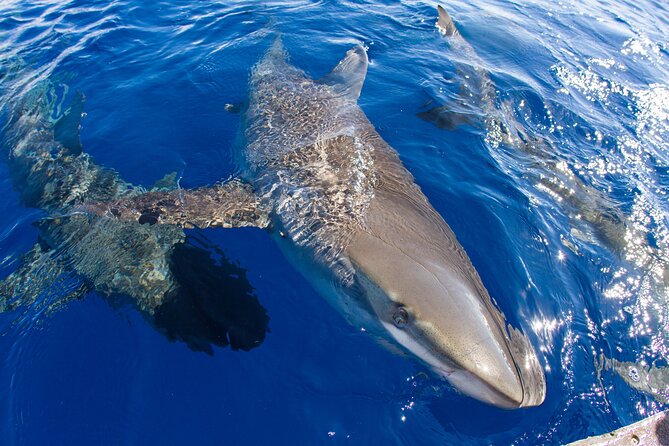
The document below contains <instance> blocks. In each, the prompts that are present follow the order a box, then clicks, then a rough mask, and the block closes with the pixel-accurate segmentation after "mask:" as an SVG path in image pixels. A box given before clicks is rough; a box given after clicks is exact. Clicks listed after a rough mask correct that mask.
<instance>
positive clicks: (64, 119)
mask: <svg viewBox="0 0 669 446" xmlns="http://www.w3.org/2000/svg"><path fill="white" fill-rule="evenodd" d="M85 100H86V98H85V96H84V95H83V93H81V92H77V94H76V95H75V97H74V99H73V100H72V103H71V104H70V106H69V107H68V109H67V110H65V113H63V115H62V116H61V117H60V118H58V120H57V121H56V123H55V124H54V126H53V134H54V139H55V140H56V141H58V142H59V143H60V144H61V145H62V146H63V148H64V149H65V152H66V153H67V154H69V155H72V156H78V155H81V152H82V148H81V141H80V139H79V128H80V122H81V116H82V114H83V112H84V102H85Z"/></svg>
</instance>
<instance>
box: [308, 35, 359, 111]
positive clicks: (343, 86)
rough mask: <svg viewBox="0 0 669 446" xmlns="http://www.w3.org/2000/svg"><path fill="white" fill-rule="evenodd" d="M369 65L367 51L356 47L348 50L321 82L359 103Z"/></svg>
mask: <svg viewBox="0 0 669 446" xmlns="http://www.w3.org/2000/svg"><path fill="white" fill-rule="evenodd" d="M367 65H369V59H368V58H367V51H365V49H364V48H363V47H362V46H360V45H356V46H354V47H353V48H351V49H350V50H348V52H347V53H346V56H345V57H344V58H343V59H342V60H341V61H339V63H338V64H337V66H336V67H334V68H333V69H332V71H330V73H328V74H327V75H325V76H323V77H322V78H321V79H320V80H319V82H320V83H322V84H326V85H330V86H331V87H332V88H333V89H334V90H335V91H336V92H337V93H338V94H340V95H341V96H344V97H347V98H350V99H352V100H354V101H357V100H358V98H359V97H360V91H361V90H362V84H363V83H364V82H365V77H366V76H367Z"/></svg>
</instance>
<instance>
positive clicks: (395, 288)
mask: <svg viewBox="0 0 669 446" xmlns="http://www.w3.org/2000/svg"><path fill="white" fill-rule="evenodd" d="M367 65H368V60H367V54H366V52H365V50H364V49H363V48H361V47H355V48H353V49H351V50H350V51H349V52H348V53H347V55H346V57H345V58H344V59H343V60H342V61H341V62H339V64H338V65H337V66H336V67H335V68H334V69H333V70H332V71H331V72H330V73H329V74H328V75H327V76H325V77H324V78H322V79H320V80H319V81H314V80H312V79H310V78H309V77H307V76H306V75H305V73H304V72H302V71H301V70H299V69H297V68H295V67H294V66H292V65H290V64H289V63H288V62H287V57H286V54H285V53H284V50H283V48H282V46H281V43H280V40H277V41H276V43H275V44H274V46H273V47H272V48H271V49H270V50H269V51H268V53H267V55H266V56H265V57H264V59H263V60H262V61H260V62H259V63H258V64H257V65H256V66H255V68H254V69H253V74H252V77H251V93H250V101H249V105H248V109H247V110H246V113H245V117H244V119H245V124H246V129H245V136H246V140H247V141H246V142H247V145H246V151H245V163H246V166H245V170H246V172H247V175H246V178H247V179H248V180H249V183H250V184H249V186H244V183H243V182H241V181H235V182H232V183H228V184H222V185H217V186H215V187H213V188H201V189H196V190H192V191H166V192H154V193H150V194H146V195H138V196H133V197H127V198H126V197H121V198H120V199H117V200H112V201H111V202H106V203H104V202H96V203H90V204H88V205H87V208H88V209H89V210H93V211H95V212H96V213H98V214H106V215H108V216H109V217H115V218H116V219H117V220H122V221H128V220H131V221H132V220H134V221H137V220H139V219H144V221H147V222H155V223H167V224H177V225H189V224H195V225H197V226H201V227H205V226H235V225H236V223H235V222H236V221H243V222H247V223H248V222H252V221H259V222H261V224H260V226H264V220H263V218H262V216H263V215H265V214H266V213H269V216H270V219H271V221H272V225H273V233H274V234H275V235H277V241H278V242H279V244H280V245H281V247H282V248H283V249H284V252H285V253H286V255H287V256H288V257H289V258H290V259H291V260H292V261H294V262H295V264H296V265H297V266H298V267H299V269H300V270H301V271H302V272H303V273H304V275H305V276H306V277H307V278H308V279H309V280H310V281H311V282H312V284H314V286H315V287H316V288H317V289H318V290H319V291H320V292H321V293H322V294H323V295H325V296H327V297H328V298H330V300H331V301H332V303H333V304H334V305H335V306H336V308H338V309H340V310H341V311H342V312H343V313H344V314H345V316H347V317H348V318H349V319H350V320H351V321H352V322H354V323H358V324H364V326H365V327H366V328H377V329H378V330H379V333H380V334H383V335H384V336H390V337H391V338H393V339H394V340H395V341H397V342H398V343H399V344H400V345H402V346H403V347H404V348H405V349H407V350H408V351H410V352H412V353H413V354H414V355H415V356H417V357H418V358H420V359H422V360H423V361H424V362H425V363H427V364H429V365H430V366H431V367H432V368H433V369H434V370H435V371H436V372H437V373H439V374H440V375H443V376H444V377H445V378H446V379H447V380H449V381H450V382H451V383H452V384H453V385H454V386H455V387H456V388H458V389H460V390H461V391H462V392H463V393H465V394H467V395H470V396H473V397H475V398H478V399H480V400H482V401H485V402H487V403H489V404H493V405H496V406H500V407H505V408H514V407H521V406H535V405H538V404H541V402H542V401H543V400H544V395H545V379H544V374H543V371H542V369H541V366H540V365H539V361H538V359H537V357H536V355H535V353H534V351H533V349H532V347H531V345H530V343H529V340H528V339H527V338H526V337H525V336H524V335H522V334H521V333H520V332H519V331H518V330H516V329H514V328H512V327H510V326H509V327H507V325H506V322H505V320H504V317H503V316H502V314H501V313H500V311H499V310H497V309H496V308H495V306H494V305H493V303H492V301H491V299H490V297H489V295H488V293H487V291H486V290H485V288H484V286H483V284H482V283H481V280H480V278H479V276H478V274H477V273H476V271H475V270H474V268H473V266H472V264H471V262H470V260H469V258H468V257H467V255H466V254H465V252H464V251H463V249H462V247H461V246H460V244H459V243H458V242H457V240H456V238H455V235H454V234H453V232H452V231H451V230H450V228H449V227H448V225H447V224H446V223H445V222H444V220H443V219H442V218H441V216H440V215H439V214H438V213H437V212H436V211H435V210H434V208H433V207H432V206H431V205H430V204H429V203H428V201H427V198H426V197H425V196H424V195H423V194H422V192H421V191H420V189H419V188H418V186H417V185H416V184H415V183H414V181H413V178H412V176H411V174H410V173H409V172H408V171H407V170H406V169H405V168H404V166H403V165H402V163H401V162H400V159H399V157H398V155H397V153H396V152H395V151H394V150H393V149H392V148H391V147H390V146H388V144H386V143H385V142H384V141H383V140H382V139H381V137H380V136H379V134H378V133H377V132H376V131H375V130H374V127H373V126H372V125H371V123H370V122H369V121H368V119H367V117H366V116H365V114H364V113H363V111H362V110H361V109H360V107H359V106H358V105H357V99H358V96H359V95H360V90H361V88H362V85H363V81H364V79H365V76H366V73H367ZM251 188H252V189H253V190H254V191H255V192H256V194H257V196H258V200H257V201H255V200H253V199H252V198H250V197H249V195H248V194H249V193H250V191H251ZM240 198H241V203H242V206H241V207H240V206H237V203H238V202H239V201H240ZM254 206H255V207H254ZM240 208H241V209H240Z"/></svg>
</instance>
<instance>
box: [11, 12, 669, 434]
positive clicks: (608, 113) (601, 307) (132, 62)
mask: <svg viewBox="0 0 669 446" xmlns="http://www.w3.org/2000/svg"><path fill="white" fill-rule="evenodd" d="M446 8H447V10H448V11H449V12H450V13H451V15H452V17H453V18H454V20H455V22H456V25H457V26H458V27H459V29H460V31H461V32H462V35H463V36H464V37H465V39H466V40H467V41H468V42H469V44H470V45H471V46H472V47H473V48H474V50H475V51H476V53H477V55H478V58H477V59H475V60H471V59H469V60H468V59H467V58H466V57H464V56H463V55H462V53H458V52H457V51H455V50H454V49H453V48H451V46H450V45H449V42H448V40H447V39H445V38H444V37H443V36H441V35H440V34H439V32H438V31H437V29H436V28H435V26H434V23H435V21H436V4H433V3H429V2H428V3H425V2H414V1H406V2H401V3H399V2H307V1H298V2H282V1H277V2H271V3H267V4H260V3H255V2H183V1H174V2H168V1H156V2H141V1H137V0H122V1H114V2H96V1H91V2H83V1H79V0H76V1H70V2H56V1H53V2H49V1H23V0H22V1H6V2H3V3H2V5H1V6H0V61H1V63H2V64H3V66H5V67H6V66H9V65H11V66H14V67H18V70H19V72H20V75H19V76H18V78H19V80H20V82H18V83H12V82H9V81H7V80H5V82H4V83H3V84H2V87H1V89H2V91H1V94H2V95H3V101H2V103H3V116H5V115H6V114H7V113H9V112H11V110H9V111H8V108H10V107H11V103H12V100H13V99H14V98H15V97H17V96H20V95H23V94H25V93H26V91H25V89H26V88H28V87H29V86H30V85H37V84H38V82H39V81H42V82H43V81H45V80H49V81H50V82H53V83H54V84H58V85H60V86H61V87H60V88H61V89H62V86H63V85H65V86H67V89H66V90H63V91H64V93H62V95H63V96H64V98H65V99H64V103H67V100H68V99H69V98H70V97H72V95H73V92H75V91H81V92H83V93H84V94H85V95H86V98H87V99H86V103H85V117H84V118H83V120H82V123H81V126H82V127H81V140H82V144H83V147H84V150H85V151H86V152H87V153H90V154H91V155H92V156H93V157H94V158H95V160H96V161H97V162H98V163H99V164H101V165H103V166H107V167H110V168H113V169H116V170H117V171H118V172H119V173H120V175H121V176H122V177H123V178H124V179H125V180H127V181H129V182H132V183H134V184H141V185H144V186H147V187H149V186H151V184H153V183H154V182H155V181H156V180H158V179H159V178H161V177H163V176H164V175H165V174H166V173H169V172H173V171H176V172H178V173H179V175H180V176H181V179H180V185H181V187H184V188H188V187H196V186H202V185H207V184H212V183H214V182H216V181H218V180H221V179H225V178H228V177H230V176H231V175H233V174H234V173H235V172H236V171H237V166H236V164H235V160H236V159H237V157H236V154H235V151H236V150H239V140H238V139H239V137H238V135H239V133H238V129H239V125H240V117H239V115H237V114H234V113H228V112H226V111H225V109H224V104H237V103H243V101H244V100H245V98H246V96H247V93H248V78H249V73H250V70H251V68H252V66H253V65H254V64H255V63H256V62H257V61H258V59H259V58H260V57H261V56H262V54H263V53H264V51H265V50H266V49H267V47H268V46H269V44H270V43H271V42H272V40H273V36H274V35H276V33H277V32H280V33H281V34H282V36H283V41H284V45H285V47H286V49H287V50H288V51H289V52H290V54H291V60H292V61H293V63H294V64H296V65H297V66H299V67H300V68H302V69H304V70H305V71H306V72H307V73H309V74H310V75H312V76H313V77H318V76H321V75H323V74H325V73H327V72H328V71H329V69H330V68H331V67H332V66H334V65H335V64H336V62H337V61H338V60H339V59H340V58H341V57H342V56H343V55H344V53H345V52H346V50H347V49H348V48H350V47H351V46H353V45H354V44H357V43H361V44H363V45H365V46H366V47H368V49H369V50H368V53H369V58H370V62H371V63H370V67H369V72H368V75H367V80H366V83H365V86H364V88H363V91H362V95H361V98H360V105H361V107H362V108H363V110H364V111H365V112H366V113H367V115H368V117H369V119H370V121H371V122H372V123H373V124H374V125H375V126H376V128H377V130H378V132H379V133H380V134H381V136H382V137H383V138H384V139H385V140H386V141H387V142H388V143H390V145H392V146H393V147H394V148H395V149H396V150H397V151H398V152H399V154H400V156H401V158H402V160H403V162H404V163H405V165H406V166H407V167H408V168H409V170H410V171H411V172H412V173H413V174H414V176H415V178H416V182H417V183H418V184H419V185H420V186H421V188H422V189H423V191H424V192H425V194H426V195H427V196H428V198H429V199H430V201H431V203H432V204H433V205H434V207H435V208H436V209H437V210H438V211H439V212H440V213H441V214H442V215H443V216H444V218H445V219H446V221H447V222H448V223H449V225H450V226H451V227H452V229H453V230H454V232H455V233H456V235H457V237H458V239H459V240H460V242H461V244H462V245H463V246H464V247H465V249H466V251H467V253H468V254H469V256H470V258H471V259H472V262H473V263H474V265H475V266H476V268H477V270H478V271H479V274H480V275H481V277H482V279H483V282H484V283H485V285H486V287H487V288H488V290H489V291H490V294H491V295H492V296H494V298H495V299H496V301H497V303H498V305H499V306H500V307H501V309H502V310H503V311H504V313H505V314H506V316H507V318H508V319H509V321H510V322H511V323H513V324H514V325H515V326H518V327H520V328H521V329H522V330H523V331H524V332H526V333H527V334H528V335H529V336H530V338H531V340H532V342H533V345H534V346H535V348H536V349H537V351H538V353H539V357H540V361H541V363H542V364H543V365H544V367H545V370H546V376H547V397H546V401H545V402H544V404H543V405H541V406H540V407H537V408H530V409H521V410H517V411H504V410H500V409H495V408H492V407H488V406H485V405H483V404H481V403H478V402H476V401H473V400H471V399H470V398H467V397H464V396H461V395H459V394H457V393H456V392H455V391H453V390H451V388H450V387H449V386H448V385H447V384H446V383H445V382H443V381H440V380H438V379H437V378H435V377H434V376H432V375H431V374H430V373H429V372H428V371H427V370H426V368H425V367H424V366H422V365H421V364H419V363H417V362H416V361H414V360H412V359H411V358H408V357H405V356H400V355H397V354H395V353H393V352H391V351H389V350H388V349H386V348H384V347H383V346H381V345H379V343H378V342H377V341H376V340H375V339H374V338H372V337H371V336H369V335H368V334H366V333H365V332H361V331H359V330H358V329H356V328H355V327H353V326H351V325H349V324H348V323H347V322H346V321H345V320H344V319H343V318H342V317H341V316H340V314H339V313H338V312H337V311H336V310H335V309H333V308H331V307H330V306H328V304H327V303H326V302H325V301H324V300H323V299H322V298H321V297H320V296H319V295H318V294H317V293H316V292H315V291H314V290H313V289H312V288H311V287H310V286H309V285H308V283H307V282H306V280H305V279H304V278H303V277H301V276H300V275H299V274H298V273H297V272H296V271H295V270H294V269H293V268H292V267H291V266H290V264H288V263H287V261H286V260H285V259H284V257H283V256H282V255H281V253H280V252H279V250H278V249H277V247H276V245H275V244H274V242H273V241H272V239H271V238H270V236H269V235H268V234H266V233H265V232H263V231H260V230H254V229H226V230H223V229H216V230H204V231H199V230H191V231H189V234H191V235H193V236H195V237H198V238H201V239H202V238H204V239H206V243H205V245H206V249H207V250H208V251H209V252H211V253H212V254H214V253H216V250H217V249H222V250H223V252H224V253H225V255H226V256H227V258H228V259H230V260H231V261H232V262H233V263H234V264H237V265H239V266H240V267H241V268H243V269H244V270H246V278H247V279H248V282H249V283H250V284H251V286H252V287H253V288H254V295H255V296H256V297H257V299H258V301H259V302H260V303H261V304H262V306H263V307H264V308H265V309H266V311H267V314H268V315H269V330H270V331H269V332H268V333H267V335H266V338H265V340H264V342H262V344H261V345H259V346H258V347H256V348H254V349H252V350H250V351H248V352H247V351H234V350H233V349H231V348H229V347H227V348H226V347H214V349H213V354H211V355H210V354H207V353H203V352H198V351H194V350H193V349H191V348H189V346H188V345H187V344H186V343H185V342H182V341H179V340H177V341H171V340H170V339H169V338H168V337H167V336H165V334H164V333H165V332H164V331H161V330H158V329H157V328H156V326H155V324H153V323H152V322H151V319H150V318H148V317H146V315H143V314H142V313H141V312H140V311H138V310H137V309H136V308H135V307H134V306H133V305H132V304H131V303H129V302H128V300H124V299H109V298H107V297H105V296H102V295H98V294H96V293H95V292H90V293H88V294H87V295H86V296H85V297H84V298H81V299H77V300H71V301H67V302H65V303H64V304H63V305H62V306H60V307H59V308H58V309H57V310H55V311H43V309H42V307H41V306H40V305H39V302H38V303H37V304H35V303H33V304H31V305H28V306H26V307H23V308H19V309H16V310H13V311H9V312H6V313H2V314H0V351H2V352H3V353H4V354H3V358H4V360H3V362H2V367H1V369H0V384H1V385H0V420H1V421H0V443H1V444H7V445H37V444H110V445H118V444H175V445H177V444H191V443H194V444H330V443H332V444H339V443H343V444H416V445H423V444H475V445H478V444H502V445H507V444H528V445H533V444H561V443H566V442H569V441H573V440H576V439H579V438H582V437H584V436H587V435H592V434H598V433H603V432H605V431H609V430H612V429H615V428H617V427H619V426H621V425H624V424H628V423H630V422H633V421H636V420H638V419H641V418H643V417H645V416H647V415H649V414H652V413H655V412H657V411H659V410H662V409H663V408H666V407H667V405H666V403H667V397H666V396H667V393H666V389H657V390H658V391H657V392H656V393H655V394H653V393H652V392H642V391H639V390H636V389H634V388H632V387H630V386H629V385H628V384H627V383H626V382H625V381H623V379H621V377H620V376H619V375H618V374H616V373H615V372H614V371H613V370H611V369H606V368H605V369H604V370H602V371H601V372H598V364H600V363H601V359H600V355H602V354H603V355H604V356H605V357H606V358H611V359H615V360H617V361H627V362H634V363H638V364H639V367H642V366H643V365H644V364H645V365H647V366H650V365H654V366H656V367H665V366H666V365H667V360H668V359H669V339H667V323H668V322H669V319H668V314H667V305H666V302H667V299H668V298H669V294H668V291H667V286H666V283H668V279H667V278H666V274H667V273H666V271H667V270H668V268H667V258H669V202H668V200H667V193H668V192H669V173H668V172H669V54H668V51H669V37H668V35H667V33H666V30H667V29H669V9H668V8H667V7H666V5H664V4H663V3H662V2H658V1H652V0H638V1H635V2H626V1H621V2H608V1H603V0H602V1H593V0H591V1H587V2H576V1H564V2H560V3H554V2H550V1H534V2H530V3H523V2H518V3H514V2H504V1H498V0H482V1H475V2H451V3H449V4H448V5H446ZM467 63H469V64H474V65H477V66H479V67H481V68H483V69H484V70H485V71H488V72H489V73H490V77H491V79H492V81H493V82H494V84H495V88H496V91H497V99H496V104H497V107H496V110H498V111H499V110H500V109H501V110H505V111H504V112H503V113H501V115H502V116H505V119H508V120H509V121H513V122H514V123H515V125H516V126H517V127H518V128H522V129H523V132H524V133H525V134H528V135H532V136H533V137H534V138H540V139H541V140H542V141H544V142H545V144H546V146H547V147H549V148H550V149H551V151H550V153H548V154H547V153H541V154H539V153H528V152H523V151H519V150H516V149H514V147H511V146H510V145H508V144H504V143H502V144H497V142H498V141H495V140H494V138H492V137H491V135H489V134H487V131H486V128H485V126H482V125H477V124H472V125H463V126H461V127H459V128H458V129H456V130H454V131H449V130H444V129H439V128H437V127H435V126H433V125H432V124H430V123H428V122H425V121H423V120H420V119H419V118H418V117H416V113H417V112H418V111H420V110H421V107H422V106H423V105H424V104H425V103H426V102H427V101H429V100H433V101H435V102H436V103H447V102H448V101H449V100H452V99H453V98H454V97H455V96H457V94H458V91H459V87H458V85H459V84H460V83H461V82H462V81H463V79H459V78H458V76H459V73H461V71H459V70H458V66H459V65H462V64H467ZM17 84H20V87H17V86H16V85H17ZM3 153H4V152H3ZM549 165H550V166H553V165H556V166H558V170H555V169H553V168H550V167H547V166H549ZM574 177H576V179H574ZM559 179H562V180H563V181H565V182H566V184H567V186H568V188H569V187H574V185H577V186H575V187H578V185H581V184H585V185H587V186H588V187H589V189H588V190H591V191H596V193H594V195H596V197H599V198H597V199H595V200H593V201H588V202H586V203H585V204H584V201H583V200H580V201H579V200H571V201H570V199H568V198H567V197H565V196H561V195H560V194H559V193H555V191H554V190H553V189H551V188H550V187H546V184H555V182H556V181H558V180H559ZM602 197H604V198H602ZM601 201H606V203H608V204H610V206H611V207H612V208H613V209H616V210H618V211H619V212H621V213H622V215H624V219H625V221H626V222H627V223H626V227H627V230H626V235H625V237H622V238H620V239H618V240H614V241H613V242H611V240H608V239H605V237H601V236H599V235H598V233H597V224H596V223H592V221H590V220H588V218H583V217H582V214H584V213H585V212H586V211H589V210H592V211H593V212H594V213H595V214H597V213H598V212H599V213H605V212H606V211H604V210H603V209H600V208H599V204H600V203H601ZM43 216H44V213H43V211H41V210H39V209H31V208H29V207H26V206H24V205H23V204H22V203H21V200H20V198H19V195H18V194H17V192H16V188H15V185H14V184H13V183H12V181H11V178H10V172H9V168H8V167H7V164H5V163H3V164H0V276H1V277H5V276H7V275H9V274H10V273H12V272H13V271H15V270H16V269H17V267H18V266H19V264H20V260H21V254H22V253H24V252H26V251H27V250H29V249H30V248H31V247H32V246H33V244H34V243H35V241H36V239H37V230H36V229H35V227H34V223H35V222H36V221H38V220H39V219H40V218H41V217H43ZM591 220H592V219H591ZM662 274H664V275H665V277H662ZM61 297H64V296H61Z"/></svg>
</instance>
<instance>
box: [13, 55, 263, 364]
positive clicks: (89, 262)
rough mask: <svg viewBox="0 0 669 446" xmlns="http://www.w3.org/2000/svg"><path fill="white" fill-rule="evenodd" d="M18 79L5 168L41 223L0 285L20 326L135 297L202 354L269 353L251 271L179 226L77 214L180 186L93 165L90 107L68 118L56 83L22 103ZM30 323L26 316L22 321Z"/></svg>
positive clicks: (81, 99) (79, 100) (80, 106)
mask: <svg viewBox="0 0 669 446" xmlns="http://www.w3.org/2000/svg"><path fill="white" fill-rule="evenodd" d="M10 68H11V70H7V72H6V73H5V77H4V79H3V81H4V85H3V87H4V89H6V91H4V92H3V93H5V96H6V100H5V101H3V107H2V108H3V110H2V111H3V118H4V119H3V126H2V130H3V132H2V136H3V139H2V146H1V147H2V152H1V153H2V158H4V161H5V162H6V164H7V166H8V168H9V169H8V172H9V174H10V176H11V179H12V183H13V186H14V189H15V190H16V191H17V192H18V196H19V199H20V202H21V203H22V204H23V205H24V206H26V207H30V208H36V209H40V210H41V215H40V218H39V219H38V220H37V221H36V222H35V224H34V225H35V227H36V228H37V232H38V242H37V243H36V244H35V245H34V246H33V247H32V248H31V249H30V250H29V251H28V252H27V253H25V254H24V255H23V256H22V257H21V259H20V261H19V265H18V267H17V268H16V269H15V270H14V271H13V272H12V273H11V274H9V275H8V276H7V277H5V278H4V279H3V280H0V312H7V313H15V314H17V315H18V317H17V320H16V321H14V324H16V323H20V322H21V321H32V320H35V318H36V317H38V316H39V315H45V316H48V315H51V314H53V312H54V311H56V310H58V309H61V308H63V307H65V305H66V304H67V302H69V301H71V300H74V299H81V298H84V297H85V296H87V295H88V294H89V293H90V292H91V291H95V292H96V293H98V295H100V296H103V297H104V298H105V299H107V300H108V302H109V303H110V304H112V305H113V306H119V305H125V302H126V301H127V300H128V298H130V302H131V303H132V304H133V305H134V306H135V307H136V308H137V309H139V310H140V312H141V314H142V315H144V317H145V319H146V320H147V321H148V322H149V323H150V324H151V325H152V326H153V327H155V328H156V329H157V330H159V331H160V332H161V333H163V334H164V335H165V336H166V337H168V338H169V339H170V340H172V341H179V342H184V343H186V344H187V345H188V347H189V348H191V349H192V350H195V351H203V352H206V353H210V354H211V353H213V346H218V347H226V346H230V348H232V349H233V350H244V351H247V350H250V349H253V348H256V347H258V346H259V345H261V344H262V342H263V341H264V339H265V335H266V333H267V331H268V321H269V317H268V316H267V312H266V310H265V308H264V307H262V305H261V304H260V302H259V301H258V299H257V298H256V296H255V295H254V294H253V288H252V287H251V285H250V283H249V282H248V280H247V279H246V276H245V274H246V273H245V271H244V270H243V269H241V268H240V267H238V266H236V265H234V264H232V263H231V262H230V261H229V260H228V259H227V258H226V257H225V255H224V254H223V253H222V252H220V251H219V252H216V257H217V258H216V259H212V258H211V255H210V253H211V251H216V250H215V249H212V247H211V246H207V243H206V241H202V240H195V239H194V237H192V236H187V235H186V234H185V233H184V231H183V229H182V228H180V227H177V226H174V225H173V226H167V225H161V226H151V225H146V224H142V223H143V222H142V223H140V222H124V221H118V220H114V219H107V218H102V217H99V216H97V215H95V214H92V213H84V212H81V211H79V210H78V207H80V206H81V205H82V204H83V203H85V202H89V201H95V200H98V201H100V200H113V199H119V198H121V197H126V198H127V197H131V196H137V195H142V194H146V193H150V192H151V191H155V190H162V189H174V188H175V175H174V174H168V175H166V177H165V178H164V179H162V180H160V181H158V182H157V184H156V186H154V187H153V188H150V189H149V190H148V191H147V189H146V188H144V187H142V186H136V185H133V184H130V183H128V182H126V181H124V180H123V178H121V176H120V175H119V174H118V172H116V171H115V170H113V169H110V168H106V167H103V166H101V165H99V164H97V163H96V162H95V160H94V158H93V157H92V156H91V155H90V154H88V153H86V152H84V150H83V147H82V144H81V142H80V138H79V136H80V135H79V133H80V120H81V117H82V115H83V113H84V111H83V110H84V103H85V96H84V95H83V94H82V93H80V92H77V93H75V94H73V95H71V96H72V98H71V100H70V104H69V106H67V107H65V106H64V105H63V104H62V102H63V100H59V99H58V96H59V94H58V91H61V90H64V91H65V92H67V91H68V88H67V85H66V84H64V83H62V82H61V80H59V79H56V78H54V79H47V80H44V81H40V82H37V83H36V84H35V85H34V86H32V88H29V89H27V91H26V92H22V91H21V88H19V87H20V84H21V81H22V80H23V78H26V77H28V78H29V77H30V68H29V67H27V66H26V64H25V63H22V62H17V63H14V64H12V65H10ZM0 72H2V70H0ZM63 77H66V76H65V75H63ZM61 96H63V98H64V97H65V94H64V93H63V94H62V95H61ZM227 187H228V188H232V185H231V184H229V185H228V186H227ZM238 207H240V209H241V208H242V199H241V197H240V199H239V200H238ZM240 212H241V210H240ZM255 225H262V223H261V222H258V221H256V222H255ZM27 312H30V317H22V316H23V315H25V314H27Z"/></svg>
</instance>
